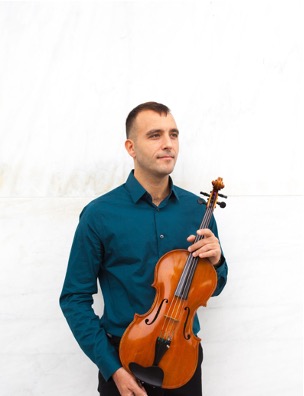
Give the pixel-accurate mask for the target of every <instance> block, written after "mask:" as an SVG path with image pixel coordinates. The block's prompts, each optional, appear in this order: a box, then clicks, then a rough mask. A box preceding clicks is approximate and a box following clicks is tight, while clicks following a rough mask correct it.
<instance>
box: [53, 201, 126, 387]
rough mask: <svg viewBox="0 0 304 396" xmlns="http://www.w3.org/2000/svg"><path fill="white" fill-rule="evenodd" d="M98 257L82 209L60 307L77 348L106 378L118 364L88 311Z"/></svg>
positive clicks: (98, 245) (89, 218)
mask: <svg viewBox="0 0 304 396" xmlns="http://www.w3.org/2000/svg"><path fill="white" fill-rule="evenodd" d="M95 217H96V216H95ZM102 255H103V245H102V241H101V239H100V236H99V233H98V230H97V228H96V226H95V224H94V216H93V215H92V214H91V213H90V210H86V208H85V209H84V211H83V212H82V213H81V215H80V221H79V224H78V227H77V229H76V232H75V236H74V240H73V244H72V248H71V253H70V258H69V262H68V268H67V272H66V277H65V281H64V285H63V289H62V292H61V295H60V307H61V309H62V311H63V314H64V316H65V318H66V320H67V322H68V324H69V327H70V329H71V331H72V333H73V335H74V337H75V339H76V341H77V342H78V344H79V346H80V347H81V349H82V350H83V351H84V352H85V354H86V355H87V356H88V357H89V358H90V359H91V360H92V361H93V362H94V363H95V364H96V365H97V366H98V368H99V370H100V372H101V373H102V375H103V377H104V378H105V379H109V378H110V377H111V375H112V374H113V373H114V372H115V371H116V370H117V369H118V368H120V367H121V363H120V360H119V357H118V353H117V352H116V350H115V348H114V347H113V346H112V345H111V344H110V342H109V339H108V337H107V335H106V331H105V329H104V328H103V327H102V326H101V324H100V318H99V317H98V316H97V315H96V314H95V312H94V310H93V308H92V305H93V294H96V293H97V291H98V289H97V278H98V274H99V273H100V271H101V263H102Z"/></svg>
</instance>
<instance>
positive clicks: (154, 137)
mask: <svg viewBox="0 0 304 396" xmlns="http://www.w3.org/2000/svg"><path fill="white" fill-rule="evenodd" d="M158 137H159V133H153V135H150V138H152V139H156V138H158Z"/></svg>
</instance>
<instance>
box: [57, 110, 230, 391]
mask: <svg viewBox="0 0 304 396" xmlns="http://www.w3.org/2000/svg"><path fill="white" fill-rule="evenodd" d="M126 133H127V140H126V142H125V147H126V150H127V152H128V153H129V155H130V156H131V157H132V158H133V160H134V171H132V172H131V173H130V175H129V177H128V179H127V181H126V183H125V184H123V185H121V186H120V187H118V188H116V189H114V190H112V191H110V192H109V193H107V194H105V195H103V196H101V197H99V198H97V199H96V200H94V201H92V202H91V203H90V204H89V205H87V206H86V207H85V209H84V210H83V212H82V213H81V215H80V221H79V225H78V227H77V230H76V233H75V237H74V241H73V245H72V249H71V254H70V259H69V264H68V269H67V274H66V278H65V282H64V286H63V290H62V293H61V297H60V304H61V308H62V310H63V312H64V315H65V317H66V319H67V321H68V324H69V326H70V328H71V330H72V332H73V334H74V336H75V338H76V340H77V341H78V343H79V345H80V347H81V348H82V349H83V351H84V352H85V353H86V354H87V355H88V356H89V357H90V358H91V359H92V360H93V362H94V363H95V364H96V365H97V366H98V368H99V388H98V389H99V392H100V395H102V396H119V395H121V396H127V395H135V396H143V395H147V394H148V395H164V396H167V395H172V396H178V395H179V396H190V395H191V396H200V395H201V394H202V393H201V368H200V365H201V362H202V349H201V348H200V359H199V363H198V366H197V370H196V372H195V374H194V376H193V377H192V379H191V380H190V381H189V383H187V384H186V385H184V386H183V387H181V388H178V389H171V390H164V389H161V388H153V387H151V386H149V385H147V384H143V385H142V384H141V383H140V382H138V381H137V380H136V379H135V378H134V377H133V376H132V375H131V374H129V373H128V372H127V371H126V370H125V369H124V368H123V367H122V365H121V363H120V360H119V354H118V345H119V340H120V337H121V336H122V335H123V333H124V331H125V329H126V328H127V326H128V325H129V323H130V322H131V321H132V320H133V316H134V313H138V314H144V313H145V312H147V311H148V310H149V309H150V307H151V305H152V303H153V300H154V296H155V290H154V288H152V287H151V284H152V283H153V279H154V268H155V264H156V263H157V261H158V260H159V258H160V257H161V256H163V255H164V254H165V253H166V252H168V251H171V250H174V249H178V248H180V249H188V250H189V252H192V253H193V255H194V256H199V257H201V258H206V259H208V260H209V261H210V262H211V264H213V265H214V267H215V269H216V272H217V278H218V283H217V287H216V290H215V292H214V294H213V295H218V294H219V293H220V292H221V291H222V289H223V288H224V286H225V284H226V280H227V264H226V261H225V258H224V256H223V254H222V250H221V246H220V243H219V240H218V238H217V228H216V223H215V220H214V218H212V220H211V223H210V229H203V230H199V231H197V229H198V228H199V224H200V222H201V219H202V217H203V214H204V211H205V206H204V205H200V204H199V203H198V202H197V197H196V196H195V195H194V194H192V193H190V192H188V191H185V190H183V189H181V188H179V187H177V186H174V185H173V183H172V180H171V178H170V176H169V175H170V174H171V173H172V171H173V169H174V165H175V163H176V160H177V157H178V151H179V139H178V138H179V131H178V128H177V126H176V123H175V120H174V118H173V116H172V114H171V113H170V110H169V109H168V107H166V106H164V105H162V104H159V103H156V102H148V103H143V104H141V105H139V106H137V107H136V108H135V109H133V110H132V111H131V112H130V114H129V115H128V117H127V120H126ZM196 232H197V233H199V234H200V235H203V236H204V238H203V239H201V240H200V241H198V242H195V243H193V242H194V240H195V234H196ZM97 280H98V281H99V283H100V287H101V290H102V293H103V298H104V313H103V316H102V317H101V318H98V317H97V316H96V315H95V314H94V311H93V309H92V303H93V297H92V295H93V294H95V293H97ZM193 331H194V333H195V334H197V332H198V331H199V323H198V318H197V317H195V320H194V324H193Z"/></svg>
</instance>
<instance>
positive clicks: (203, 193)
mask: <svg viewBox="0 0 304 396" xmlns="http://www.w3.org/2000/svg"><path fill="white" fill-rule="evenodd" d="M200 194H202V195H205V197H210V194H207V193H205V192H202V191H201V192H200Z"/></svg>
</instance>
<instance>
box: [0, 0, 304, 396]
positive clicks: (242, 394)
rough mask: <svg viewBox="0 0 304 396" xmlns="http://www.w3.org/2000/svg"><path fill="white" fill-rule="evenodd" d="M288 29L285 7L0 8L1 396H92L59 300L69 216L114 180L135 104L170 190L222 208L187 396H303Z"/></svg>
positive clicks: (91, 378) (296, 63)
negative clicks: (163, 111) (162, 124)
mask: <svg viewBox="0 0 304 396" xmlns="http://www.w3.org/2000/svg"><path fill="white" fill-rule="evenodd" d="M303 30H304V29H303V8H302V4H301V1H300V0H299V1H297V0H288V1H287V0H263V1H262V0H255V1H250V0H249V1H243V0H231V1H225V0H214V1H204V0H201V1H196V2H194V1H168V2H167V1H151V2H149V1H144V0H141V1H139V0H137V1H107V2H104V1H100V2H42V1H41V2H38V1H36V2H1V3H0V139H1V141H0V221H1V228H0V246H1V248H0V265H1V276H0V301H1V302H0V304H1V305H0V314H1V316H0V332H1V334H0V356H1V360H0V365H1V367H0V373H1V380H0V394H1V395H4V396H11V395H15V394H22V395H24V396H27V395H33V396H38V395H39V396H41V395H45V396H51V395H52V396H53V395H57V396H77V395H81V396H90V395H94V394H97V393H96V391H95V389H96V386H97V372H96V368H95V366H94V365H93V363H91V362H90V361H89V360H88V358H87V357H86V356H84V355H83V353H82V352H81V351H80V349H79V347H78V345H77V344H76V342H75V341H74V339H73V337H72V335H71V333H70V330H69V328H68V326H67V324H66V323H65V320H64V318H63V316H62V314H61V311H60V310H59V306H58V297H59V294H60V291H61V287H62V282H63V278H64V274H65V270H66V263H67V259H68V255H69V249H70V245H71V241H72V238H73V234H74V230H75V227H76V225H77V222H78V215H79V212H80V210H81V209H82V207H83V206H84V205H85V204H86V203H87V202H88V201H90V200H91V199H92V198H94V197H96V196H98V195H100V194H102V193H104V192H105V191H108V190H109V189H111V188H113V187H115V186H117V185H118V184H120V183H122V182H123V181H124V180H125V178H126V176H127V174H128V173H129V170H130V168H131V166H132V163H131V160H130V159H129V158H128V156H127V154H126V153H125V152H124V148H123V142H124V120H125V117H126V115H127V113H128V112H129V111H130V110H131V109H132V108H133V107H134V106H136V105H137V104H139V103H141V102H143V101H148V100H156V101H160V102H163V103H165V104H167V105H168V106H169V107H170V108H171V109H172V112H173V114H174V116H175V118H176V120H177V122H178V126H179V128H180V130H181V145H182V147H181V154H180V159H179V164H178V165H177V167H176V170H175V172H174V175H173V176H174V180H175V182H176V183H177V184H179V185H180V186H182V187H185V188H188V189H190V190H191V191H193V192H195V193H199V191H201V190H208V189H209V188H210V182H211V180H213V179H214V178H216V177H218V176H222V177H223V178H224V181H225V183H226V188H225V193H226V194H228V195H229V198H228V201H227V208H226V209H225V210H221V209H217V211H216V217H217V221H218V226H219V230H220V234H221V240H222V244H223V248H224V250H225V253H226V256H227V259H228V261H229V268H230V272H229V282H228V284H227V287H226V289H225V290H224V292H223V293H222V294H221V295H220V296H219V297H217V298H214V299H211V300H210V301H209V305H208V307H207V308H204V309H201V310H200V317H201V321H202V327H203V331H202V333H201V336H202V338H203V343H204V350H205V361H204V364H203V381H204V395H205V396H218V395H221V396H232V395H233V396H300V395H301V394H302V375H303V371H302V370H303V368H302V291H301V289H302V277H303V272H302V266H303V253H302V245H303V203H304V202H303V201H304V200H303V190H304V188H303V177H302V168H303V162H302V161H301V160H302V158H300V156H301V157H302V150H303V149H302V147H303V144H300V141H299V138H300V132H301V131H302V132H303V117H302V115H303V37H304V36H303V33H304V32H303ZM301 162H302V163H301ZM96 305H97V306H98V305H99V306H98V307H97V311H99V312H100V311H101V308H102V307H101V306H100V305H101V304H100V300H99V299H97V304H96Z"/></svg>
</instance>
